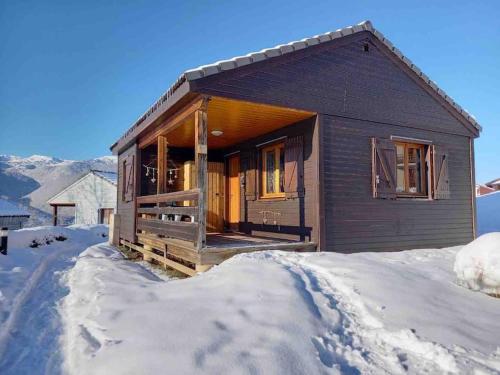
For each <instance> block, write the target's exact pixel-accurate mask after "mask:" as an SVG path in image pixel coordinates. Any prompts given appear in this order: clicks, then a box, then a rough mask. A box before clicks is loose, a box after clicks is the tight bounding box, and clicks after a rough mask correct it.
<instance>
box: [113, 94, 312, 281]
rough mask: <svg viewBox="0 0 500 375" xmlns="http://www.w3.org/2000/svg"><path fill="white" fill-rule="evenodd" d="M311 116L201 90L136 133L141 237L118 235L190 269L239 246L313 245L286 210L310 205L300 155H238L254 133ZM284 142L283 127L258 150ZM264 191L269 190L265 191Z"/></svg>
mask: <svg viewBox="0 0 500 375" xmlns="http://www.w3.org/2000/svg"><path fill="white" fill-rule="evenodd" d="M314 115H315V114H314V113H311V112H307V111H302V110H297V109H291V108H283V107H277V106H271V105H263V104H257V103H252V102H246V101H241V100H233V99H227V98H221V97H206V96H199V97H197V98H195V99H194V100H192V101H191V102H190V103H188V104H186V105H185V106H183V107H182V108H181V109H179V110H178V111H177V112H176V113H175V114H173V115H172V116H170V117H169V118H168V119H167V120H165V121H164V122H163V123H161V124H160V125H158V126H157V127H156V128H154V129H153V130H152V131H150V132H149V133H148V134H146V135H144V136H143V137H140V138H139V141H138V144H137V145H138V151H137V155H138V156H137V159H138V160H137V162H136V164H135V165H136V166H137V167H136V168H137V171H136V173H135V178H136V180H137V185H138V189H137V192H138V194H137V196H136V198H135V216H136V238H137V241H136V242H135V243H132V242H131V241H126V240H121V244H122V245H125V246H128V247H130V248H131V249H133V250H136V251H140V252H141V253H142V254H143V256H144V258H145V259H149V260H151V259H154V260H156V261H158V262H160V263H162V264H164V265H166V266H168V267H172V268H175V269H177V270H179V271H181V272H183V273H186V274H188V275H191V274H194V273H196V272H199V271H203V270H206V269H207V268H209V267H211V266H212V265H214V264H219V263H221V262H222V261H224V260H225V259H227V258H229V257H231V256H232V255H235V254H237V253H241V252H250V251H259V250H268V249H277V250H288V251H314V250H315V248H316V243H315V241H314V238H313V237H314V236H312V235H311V228H310V227H307V226H306V225H305V223H304V220H303V218H300V219H297V220H296V221H295V220H293V219H289V218H288V217H287V216H286V215H288V216H293V215H297V216H301V215H302V214H303V212H302V213H301V211H299V207H301V205H302V211H304V208H303V206H304V194H303V186H298V185H300V183H301V182H300V180H299V179H298V176H297V174H298V173H299V168H301V166H300V165H299V164H300V163H301V162H302V161H300V162H299V161H298V157H296V158H295V159H293V158H291V157H290V156H289V154H285V151H284V149H283V150H281V151H280V150H279V149H278V148H276V147H278V146H273V147H274V148H273V147H271V148H270V151H269V155H272V160H268V161H267V163H266V162H264V161H263V160H261V158H260V157H259V154H255V155H256V157H252V158H249V157H248V155H247V154H244V152H242V151H241V150H242V145H245V144H246V143H247V142H248V141H249V140H251V139H258V138H259V137H260V136H264V135H266V134H272V133H273V132H276V131H278V130H280V129H285V128H287V127H288V126H289V125H292V124H295V123H300V122H301V121H304V120H307V119H311V118H312V117H314ZM289 138H290V140H291V141H294V142H297V139H299V138H298V137H297V136H296V137H289ZM286 139H287V132H286V131H283V132H282V135H279V134H277V136H276V137H274V136H273V137H272V139H269V140H266V141H265V142H261V143H262V144H260V143H259V144H257V146H258V147H257V148H258V149H259V150H260V149H261V148H265V147H266V146H267V145H279V144H282V145H284V144H285V142H286ZM300 139H302V138H300ZM252 147H253V148H255V149H257V148H256V147H255V145H253V146H252ZM282 147H285V146H282ZM287 147H288V146H287ZM287 150H288V148H287ZM287 152H288V151H287ZM252 155H253V154H252ZM264 157H265V155H264ZM302 157H303V156H302V151H301V155H300V158H301V159H302ZM263 163H264V164H263ZM259 165H264V168H265V166H268V167H269V171H267V170H266V171H262V170H261V169H260V168H259ZM302 168H303V165H302ZM292 169H293V170H295V172H293V171H292V172H290V170H292ZM266 173H267V175H265V174H266ZM287 173H288V175H287ZM293 173H295V175H293ZM129 174H130V172H129ZM287 179H288V180H287ZM265 181H268V182H265ZM290 181H293V182H292V183H291V182H290ZM266 184H267V185H266ZM288 185H292V186H288ZM266 189H267V190H269V191H270V193H269V194H263V191H264V192H265V191H266ZM301 189H302V190H301ZM249 205H250V206H251V207H252V210H253V211H251V212H252V214H251V215H249V214H248V212H249ZM291 207H297V212H296V213H295V211H294V210H293V209H292V208H291ZM252 215H253V216H252ZM249 216H252V217H249ZM290 223H292V224H294V225H290Z"/></svg>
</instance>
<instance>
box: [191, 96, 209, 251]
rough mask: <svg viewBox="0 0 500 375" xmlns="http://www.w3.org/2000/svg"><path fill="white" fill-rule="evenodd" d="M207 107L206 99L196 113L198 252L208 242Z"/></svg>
mask: <svg viewBox="0 0 500 375" xmlns="http://www.w3.org/2000/svg"><path fill="white" fill-rule="evenodd" d="M207 106H208V98H205V99H204V103H203V105H202V106H201V107H200V109H198V110H196V111H195V113H194V116H195V117H194V136H195V167H196V186H197V187H198V188H199V189H200V193H199V197H198V228H199V229H198V237H197V241H196V249H197V250H198V251H200V250H201V249H202V248H203V247H205V245H206V241H207V195H208V194H207V189H208V186H207V185H208V179H207V174H208V172H207V151H208V148H207V132H208V130H207Z"/></svg>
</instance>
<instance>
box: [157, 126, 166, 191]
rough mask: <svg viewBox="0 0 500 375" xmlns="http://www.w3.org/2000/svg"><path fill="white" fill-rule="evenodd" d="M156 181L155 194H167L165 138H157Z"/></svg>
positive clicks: (161, 136)
mask: <svg viewBox="0 0 500 375" xmlns="http://www.w3.org/2000/svg"><path fill="white" fill-rule="evenodd" d="M157 167H158V181H157V185H156V187H157V189H156V191H157V193H158V194H162V193H166V192H167V137H165V136H163V135H160V136H158V160H157Z"/></svg>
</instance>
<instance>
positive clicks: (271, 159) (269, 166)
mask: <svg viewBox="0 0 500 375" xmlns="http://www.w3.org/2000/svg"><path fill="white" fill-rule="evenodd" d="M274 166H275V154H274V150H272V151H267V152H266V174H265V175H266V193H268V194H270V193H275V192H276V191H275V186H274V173H275V171H274Z"/></svg>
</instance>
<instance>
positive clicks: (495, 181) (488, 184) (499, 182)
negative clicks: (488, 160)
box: [485, 178, 500, 186]
mask: <svg viewBox="0 0 500 375" xmlns="http://www.w3.org/2000/svg"><path fill="white" fill-rule="evenodd" d="M485 185H486V186H495V185H500V178H496V179H494V180H493V181H490V182H487V183H485Z"/></svg>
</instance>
